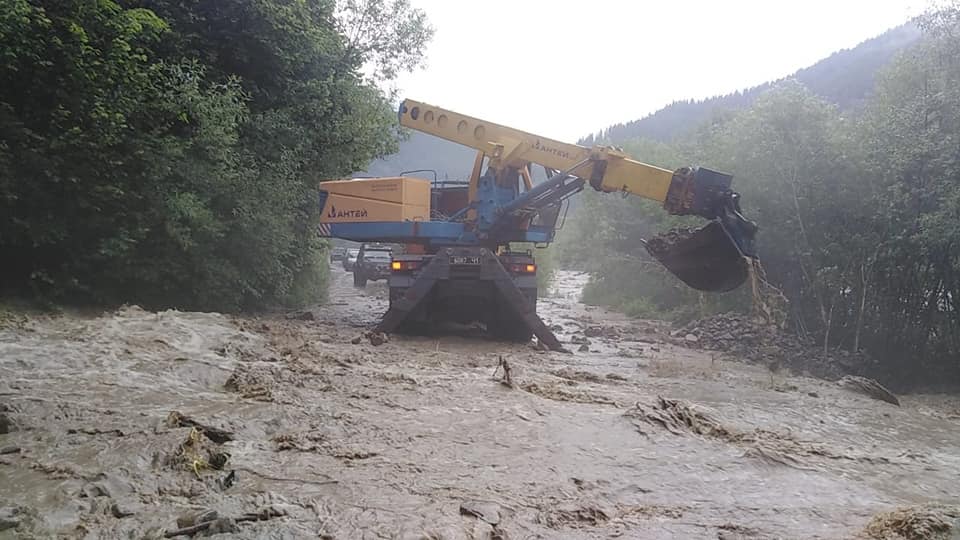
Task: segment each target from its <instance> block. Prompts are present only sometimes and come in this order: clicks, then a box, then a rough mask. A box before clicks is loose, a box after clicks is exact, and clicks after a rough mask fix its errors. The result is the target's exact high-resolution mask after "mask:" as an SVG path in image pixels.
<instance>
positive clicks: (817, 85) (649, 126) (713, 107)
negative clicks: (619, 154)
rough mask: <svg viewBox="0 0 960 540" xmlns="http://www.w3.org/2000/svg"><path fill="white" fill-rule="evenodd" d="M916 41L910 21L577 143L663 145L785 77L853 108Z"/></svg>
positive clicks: (748, 102)
mask: <svg viewBox="0 0 960 540" xmlns="http://www.w3.org/2000/svg"><path fill="white" fill-rule="evenodd" d="M919 38H920V28H919V27H918V26H917V25H916V24H915V23H913V22H908V23H906V24H903V25H901V26H898V27H896V28H893V29H891V30H888V31H886V32H884V33H883V34H880V35H879V36H877V37H874V38H871V39H868V40H866V41H864V42H863V43H860V44H859V45H857V46H856V47H853V48H850V49H843V50H840V51H837V52H835V53H833V54H831V55H830V56H828V57H827V58H825V59H823V60H820V61H819V62H817V63H816V64H813V65H812V66H810V67H807V68H803V69H801V70H798V71H796V72H795V73H793V74H792V75H789V76H787V77H783V78H781V79H778V80H775V81H770V82H766V83H763V84H761V85H759V86H754V87H752V88H748V89H746V90H740V91H737V92H733V93H730V94H726V95H723V96H716V97H711V98H707V99H704V100H700V101H696V100H683V101H675V102H673V103H671V104H670V105H667V106H666V107H664V108H662V109H660V110H658V111H656V112H654V113H652V114H650V115H648V116H645V117H643V118H641V119H639V120H634V121H631V122H626V123H623V124H614V125H612V126H610V127H608V128H606V129H604V130H601V131H600V132H599V133H596V134H591V135H588V136H587V137H584V138H583V139H581V140H580V141H578V143H579V144H584V145H587V146H590V145H593V144H594V143H597V142H600V141H604V142H608V143H622V142H623V141H626V140H629V139H634V138H647V139H654V140H658V141H664V142H666V141H669V140H671V139H673V138H675V137H677V136H679V135H683V134H684V133H685V132H687V131H689V130H692V129H695V128H696V127H698V126H700V125H702V124H703V123H705V122H707V121H708V120H709V119H710V118H711V117H712V116H713V115H714V114H716V113H717V112H719V111H729V110H736V109H743V108H746V107H749V106H750V105H751V104H752V103H753V102H754V100H755V99H756V98H757V96H759V95H760V94H762V93H763V92H765V91H767V90H769V89H771V88H773V87H774V86H776V85H777V84H779V83H781V82H783V81H785V80H789V79H795V80H797V81H799V82H800V83H801V84H803V85H804V86H806V87H807V88H809V89H810V91H811V92H813V93H814V94H816V95H818V96H820V97H822V98H824V99H826V100H827V101H829V102H831V103H834V104H836V105H838V106H839V107H840V108H841V109H852V108H856V107H857V106H858V105H860V104H861V103H863V102H864V100H866V98H867V97H868V96H869V95H870V93H871V92H872V91H873V87H874V83H875V79H876V75H877V73H878V72H879V71H880V69H881V68H882V67H883V66H885V65H886V64H887V63H888V62H890V60H892V59H893V57H894V56H895V55H896V54H897V53H899V52H901V51H903V50H905V49H907V48H908V47H910V46H911V45H913V44H914V43H915V42H916V41H917V40H918V39H919Z"/></svg>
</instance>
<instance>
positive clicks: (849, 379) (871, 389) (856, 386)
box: [837, 375, 900, 407]
mask: <svg viewBox="0 0 960 540" xmlns="http://www.w3.org/2000/svg"><path fill="white" fill-rule="evenodd" d="M837 384H839V385H840V386H842V387H844V388H846V389H848V390H853V391H854V392H860V393H861V394H865V395H867V396H870V397H872V398H873V399H879V400H880V401H886V402H887V403H891V404H893V405H896V406H897V407H899V406H900V400H899V399H897V396H895V395H893V393H892V392H890V391H889V390H887V389H886V388H884V386H883V385H882V384H880V383H878V382H877V381H875V380H873V379H868V378H866V377H857V376H854V375H847V376H845V377H843V378H841V379H840V380H839V381H837Z"/></svg>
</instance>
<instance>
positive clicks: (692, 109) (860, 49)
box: [354, 22, 920, 180]
mask: <svg viewBox="0 0 960 540" xmlns="http://www.w3.org/2000/svg"><path fill="white" fill-rule="evenodd" d="M919 38H920V29H919V27H917V25H916V24H915V23H913V22H908V23H906V24H903V25H901V26H898V27H896V28H893V29H891V30H888V31H886V32H884V33H883V34H880V35H879V36H877V37H874V38H871V39H868V40H866V41H864V42H863V43H860V44H859V45H857V46H855V47H852V48H850V49H843V50H840V51H837V52H835V53H833V54H832V55H830V56H829V57H827V58H825V59H823V60H821V61H819V62H817V63H815V64H813V65H812V66H809V67H806V68H803V69H800V70H798V71H796V72H795V73H793V74H792V75H789V76H787V77H784V78H781V79H778V80H776V81H770V82H767V83H764V84H761V85H759V86H754V87H752V88H748V89H746V90H742V91H737V92H733V93H730V94H727V95H723V96H716V97H711V98H707V99H703V100H699V101H697V100H683V101H676V102H674V103H671V104H669V105H667V106H666V107H663V108H662V109H660V110H658V111H656V112H654V113H652V114H650V115H648V116H645V117H643V118H641V119H639V120H634V121H631V122H626V123H622V124H615V125H612V126H609V127H607V128H606V129H603V130H601V131H600V132H599V133H595V134H591V135H588V136H586V137H584V138H583V139H581V140H580V141H578V143H579V144H583V145H587V146H590V145H593V144H595V143H598V142H601V141H602V142H605V143H622V142H623V141H626V140H629V139H634V138H648V139H654V140H659V141H669V140H671V139H673V138H675V137H677V136H680V135H682V134H684V133H686V132H687V131H689V130H692V129H695V128H696V127H698V126H700V125H702V124H703V123H704V122H707V121H708V120H709V119H710V118H711V117H712V116H713V115H715V114H716V113H717V112H720V111H725V110H736V109H743V108H745V107H748V106H750V105H751V104H752V103H753V102H754V100H755V99H756V98H757V96H759V95H760V94H762V93H763V92H765V91H766V90H769V89H770V88H772V87H773V86H775V85H776V84H778V83H780V82H782V81H784V80H787V79H791V78H793V79H796V80H798V81H799V82H800V83H802V84H803V85H805V86H806V87H807V88H809V89H810V90H811V91H812V92H813V93H815V94H817V95H819V96H821V97H822V98H824V99H826V100H828V101H830V102H832V103H835V104H837V105H838V106H840V107H841V108H842V109H851V108H856V107H857V106H858V105H859V104H860V103H862V102H863V101H864V100H865V99H866V98H867V96H869V94H870V93H871V91H872V90H873V87H874V82H875V78H876V75H877V73H878V72H879V70H880V69H881V68H882V67H883V66H884V65H886V64H887V63H888V62H889V61H890V60H891V59H893V57H894V56H895V55H896V54H897V53H899V52H901V51H903V50H905V49H907V48H908V47H910V46H911V45H913V44H914V43H915V42H916V41H917V40H918V39H919ZM474 156H475V152H474V150H473V149H471V148H467V147H466V146H463V145H459V144H456V143H452V142H449V141H446V140H443V139H440V138H437V137H433V136H431V135H427V134H425V133H420V132H416V131H413V132H410V137H409V138H408V139H406V140H404V141H401V143H400V151H399V152H397V153H396V154H392V155H390V156H387V157H385V158H382V159H378V160H375V161H373V162H372V163H371V164H370V166H369V167H367V170H366V171H362V172H359V173H356V174H355V175H354V176H356V177H362V176H397V175H400V174H401V173H403V172H406V171H413V170H417V169H429V170H431V171H436V174H437V178H438V179H440V180H445V179H449V180H454V179H461V180H462V179H466V178H469V176H470V172H471V169H472V168H473V159H474ZM415 176H419V177H422V178H428V179H433V173H432V172H430V173H417V174H415Z"/></svg>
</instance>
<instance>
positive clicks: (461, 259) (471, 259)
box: [450, 257, 480, 264]
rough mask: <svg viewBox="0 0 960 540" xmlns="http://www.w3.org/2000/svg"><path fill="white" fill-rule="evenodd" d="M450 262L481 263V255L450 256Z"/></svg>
mask: <svg viewBox="0 0 960 540" xmlns="http://www.w3.org/2000/svg"><path fill="white" fill-rule="evenodd" d="M450 264H480V257H450Z"/></svg>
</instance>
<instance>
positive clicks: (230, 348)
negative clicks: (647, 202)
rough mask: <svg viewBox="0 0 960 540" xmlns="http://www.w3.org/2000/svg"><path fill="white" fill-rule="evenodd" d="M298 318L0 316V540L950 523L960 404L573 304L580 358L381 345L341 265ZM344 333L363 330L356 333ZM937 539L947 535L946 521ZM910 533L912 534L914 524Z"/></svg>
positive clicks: (823, 534) (370, 304)
mask: <svg viewBox="0 0 960 540" xmlns="http://www.w3.org/2000/svg"><path fill="white" fill-rule="evenodd" d="M333 273H334V277H335V282H334V284H333V290H332V291H331V294H330V299H331V300H330V301H329V303H328V304H326V305H323V306H316V307H314V308H313V309H310V310H307V311H304V312H300V313H296V314H289V315H288V314H278V315H276V316H264V317H258V318H234V317H227V316H223V315H219V314H209V313H181V312H176V311H168V312H162V313H150V312H146V311H143V310H141V309H139V308H136V307H128V308H123V309H120V310H118V311H116V312H114V313H108V314H105V315H103V316H99V317H81V316H60V317H50V318H43V317H29V318H27V319H24V320H18V321H17V324H5V325H3V326H2V327H0V538H31V537H34V538H49V537H64V538H163V537H177V538H187V537H191V536H201V535H210V534H215V533H222V534H224V535H225V536H223V537H231V538H318V537H320V538H359V539H367V538H411V539H414V538H417V539H419V538H444V539H448V538H449V539H467V538H470V539H472V538H512V539H522V538H575V539H576V538H610V537H622V538H901V537H902V538H913V537H918V538H919V537H923V536H917V535H918V534H919V535H922V534H928V533H927V531H931V532H929V534H931V535H935V534H949V531H950V530H951V527H953V526H954V522H955V520H956V515H957V514H956V510H955V509H954V508H955V507H954V506H950V505H955V504H957V497H958V493H960V492H958V490H957V486H960V415H958V414H957V411H960V400H958V399H956V398H953V397H950V396H939V395H906V396H900V405H901V406H900V407H896V406H894V405H891V404H888V403H885V402H882V401H878V400H875V399H871V398H870V397H868V396H865V395H861V394H857V393H854V392H851V391H849V390H847V389H844V388H842V387H840V386H839V385H837V384H835V383H831V382H828V381H823V380H818V379H813V378H806V377H799V376H793V375H789V374H785V373H781V372H773V371H770V370H768V369H767V368H766V367H765V366H758V365H750V364H746V363H744V362H742V361H738V360H739V359H737V358H730V357H726V356H723V355H720V354H716V353H712V352H710V351H697V350H691V349H688V348H685V347H684V346H683V343H682V342H678V340H677V339H674V338H672V337H671V335H670V333H671V331H672V329H671V328H669V327H667V326H665V325H663V324H661V323H656V322H648V321H635V320H630V319H627V318H624V317H622V316H620V315H616V314H612V313H609V312H606V311H604V310H601V309H597V308H591V307H587V306H584V305H582V304H580V303H579V302H578V301H577V299H578V297H579V290H580V288H581V287H582V285H583V284H584V282H585V280H586V276H584V275H582V274H576V273H570V272H563V273H561V275H560V276H559V279H558V286H557V287H556V290H554V291H552V294H551V295H550V296H549V297H548V298H545V299H543V300H542V301H541V309H540V311H541V313H542V315H543V317H544V319H545V321H546V322H547V324H548V325H550V326H551V327H552V329H553V330H554V331H555V333H556V334H557V335H558V337H559V338H560V339H561V340H562V341H563V342H564V343H565V344H569V345H570V346H568V348H569V349H571V350H575V351H576V350H577V349H578V348H585V350H583V351H580V352H575V353H574V354H562V353H555V352H547V351H542V350H536V349H534V348H533V347H531V346H527V345H517V344H504V343H498V342H494V341H490V340H486V339H484V338H482V337H477V336H475V335H470V336H458V335H447V336H442V337H433V338H429V337H405V336H396V335H393V336H385V337H386V339H382V337H381V336H373V335H371V334H369V333H367V331H368V330H369V328H370V326H372V325H373V324H374V323H375V322H376V321H377V320H378V318H379V316H380V315H381V314H382V313H383V311H385V309H386V289H385V288H384V286H383V285H382V284H379V283H373V284H370V285H369V286H368V287H367V288H366V289H365V290H356V289H354V288H353V287H352V285H351V282H350V279H349V275H348V274H344V273H343V272H342V271H339V270H337V269H334V270H333ZM358 338H359V339H358ZM945 531H946V532H945ZM911 535H912V536H911Z"/></svg>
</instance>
